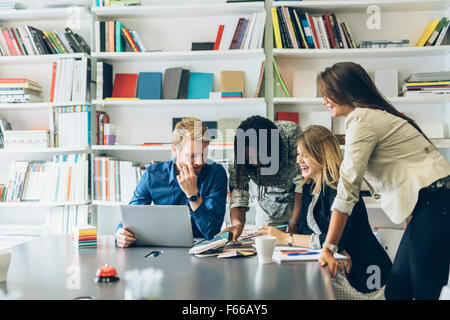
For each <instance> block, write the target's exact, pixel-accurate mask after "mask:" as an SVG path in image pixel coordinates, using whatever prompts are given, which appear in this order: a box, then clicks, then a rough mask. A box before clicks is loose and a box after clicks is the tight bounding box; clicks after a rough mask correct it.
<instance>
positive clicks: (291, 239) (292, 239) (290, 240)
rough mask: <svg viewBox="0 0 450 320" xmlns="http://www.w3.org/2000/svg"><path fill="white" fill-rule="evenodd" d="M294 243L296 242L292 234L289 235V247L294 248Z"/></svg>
mask: <svg viewBox="0 0 450 320" xmlns="http://www.w3.org/2000/svg"><path fill="white" fill-rule="evenodd" d="M292 242H294V238H293V237H292V232H291V233H289V236H288V237H287V244H288V246H289V247H292Z"/></svg>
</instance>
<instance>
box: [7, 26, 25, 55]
mask: <svg viewBox="0 0 450 320" xmlns="http://www.w3.org/2000/svg"><path fill="white" fill-rule="evenodd" d="M9 33H10V35H11V39H12V41H13V42H14V47H15V48H16V50H17V52H18V53H19V55H21V56H24V55H25V54H24V51H23V50H22V47H21V46H20V43H19V41H18V40H17V36H16V33H15V32H14V28H12V27H11V28H10V31H9Z"/></svg>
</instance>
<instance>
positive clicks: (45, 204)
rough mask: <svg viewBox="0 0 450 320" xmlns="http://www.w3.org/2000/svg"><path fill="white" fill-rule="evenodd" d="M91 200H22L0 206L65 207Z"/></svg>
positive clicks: (87, 202)
mask: <svg viewBox="0 0 450 320" xmlns="http://www.w3.org/2000/svg"><path fill="white" fill-rule="evenodd" d="M90 203H91V201H90V200H87V201H60V202H40V201H36V202H32V201H29V202H28V201H21V202H0V208H3V207H5V208H10V207H11V208H14V207H64V206H81V205H86V204H90Z"/></svg>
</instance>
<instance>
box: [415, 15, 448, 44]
mask: <svg viewBox="0 0 450 320" xmlns="http://www.w3.org/2000/svg"><path fill="white" fill-rule="evenodd" d="M449 24H450V20H449V19H448V18H447V17H442V19H439V18H436V19H434V20H433V21H431V22H430V23H429V24H428V25H427V28H426V29H425V31H424V33H423V34H422V36H421V37H420V39H419V41H418V42H417V43H416V47H423V46H440V45H442V44H443V41H444V38H445V36H446V34H447V31H448V27H449Z"/></svg>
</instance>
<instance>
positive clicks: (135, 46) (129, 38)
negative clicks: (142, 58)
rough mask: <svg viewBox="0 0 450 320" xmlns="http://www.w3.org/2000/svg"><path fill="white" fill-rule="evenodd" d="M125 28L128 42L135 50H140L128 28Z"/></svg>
mask: <svg viewBox="0 0 450 320" xmlns="http://www.w3.org/2000/svg"><path fill="white" fill-rule="evenodd" d="M123 30H124V33H125V37H126V38H127V40H128V42H129V43H130V46H131V48H132V49H133V51H134V52H139V49H138V47H137V45H136V43H135V42H134V40H133V38H132V37H131V34H130V31H129V30H128V29H123Z"/></svg>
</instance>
